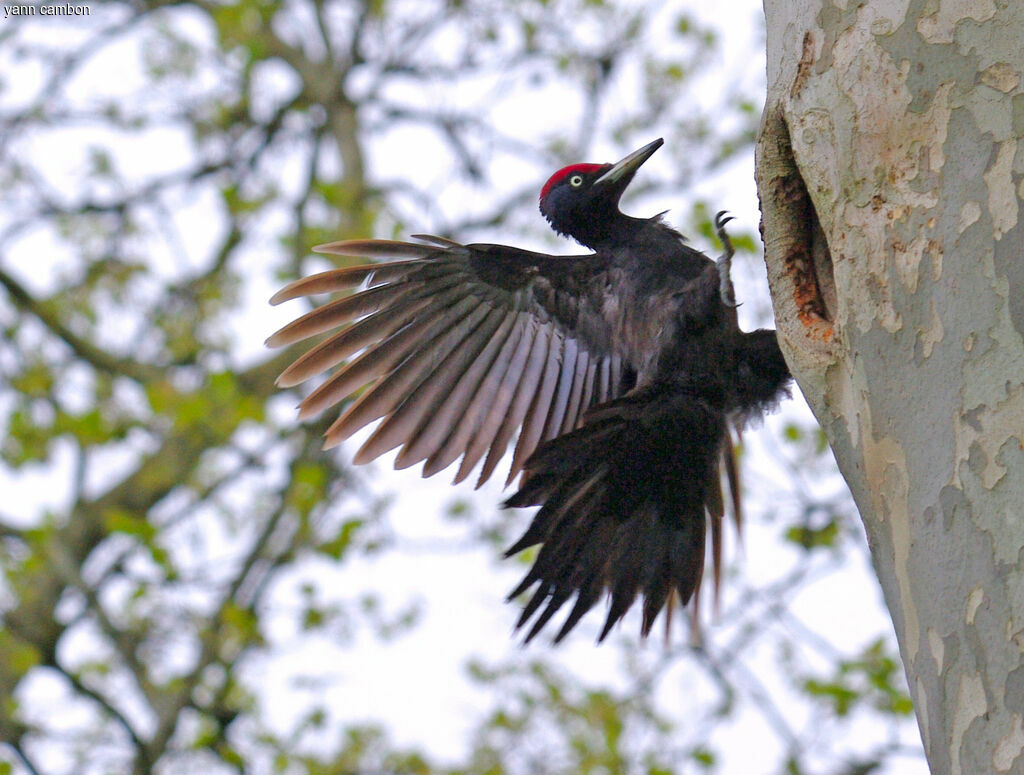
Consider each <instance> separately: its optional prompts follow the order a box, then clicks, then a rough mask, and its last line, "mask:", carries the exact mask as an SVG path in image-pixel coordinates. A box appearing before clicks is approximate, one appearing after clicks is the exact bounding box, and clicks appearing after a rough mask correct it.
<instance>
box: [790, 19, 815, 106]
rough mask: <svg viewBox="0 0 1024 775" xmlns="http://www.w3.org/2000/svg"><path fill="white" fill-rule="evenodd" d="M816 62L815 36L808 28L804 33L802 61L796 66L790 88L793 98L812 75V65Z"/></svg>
mask: <svg viewBox="0 0 1024 775" xmlns="http://www.w3.org/2000/svg"><path fill="white" fill-rule="evenodd" d="M813 64H814V36H812V35H811V31H810V30H808V31H807V32H805V33H804V41H803V51H802V52H801V54H800V61H799V62H798V63H797V66H796V77H795V78H794V79H793V85H792V86H791V87H790V89H789V96H790V98H791V99H795V98H796V97H797V95H799V94H800V89H801V88H803V85H804V83H805V82H806V81H807V79H808V78H810V77H811V66H812V65H813Z"/></svg>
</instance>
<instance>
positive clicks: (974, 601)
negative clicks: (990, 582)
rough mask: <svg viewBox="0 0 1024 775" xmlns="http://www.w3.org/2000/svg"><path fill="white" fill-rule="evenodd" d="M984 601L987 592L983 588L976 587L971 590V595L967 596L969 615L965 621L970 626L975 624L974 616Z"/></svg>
mask: <svg viewBox="0 0 1024 775" xmlns="http://www.w3.org/2000/svg"><path fill="white" fill-rule="evenodd" d="M984 601H985V590H983V589H982V588H981V587H975V588H974V589H972V590H971V594H970V595H968V596H967V615H966V617H965V621H966V622H967V623H968V624H972V625H973V624H974V615H975V614H976V613H978V609H979V608H980V607H981V604H982V603H983V602H984Z"/></svg>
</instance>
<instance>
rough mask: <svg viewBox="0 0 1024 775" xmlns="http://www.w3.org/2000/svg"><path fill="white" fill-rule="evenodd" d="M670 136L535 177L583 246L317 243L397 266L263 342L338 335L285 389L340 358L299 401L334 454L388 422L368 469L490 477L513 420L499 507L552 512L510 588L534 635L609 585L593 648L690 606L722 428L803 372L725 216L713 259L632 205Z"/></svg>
mask: <svg viewBox="0 0 1024 775" xmlns="http://www.w3.org/2000/svg"><path fill="white" fill-rule="evenodd" d="M661 144H662V140H660V139H659V140H655V141H654V142H652V143H649V144H648V145H645V146H644V147H643V148H640V149H639V150H637V151H634V152H633V153H631V154H629V155H628V156H626V157H625V158H624V159H622V160H621V161H619V162H618V163H616V164H575V165H572V166H569V167H565V168H564V169H561V170H559V171H558V172H556V173H555V174H554V175H552V176H551V178H550V179H549V180H548V181H547V183H545V184H544V187H543V188H542V190H541V194H540V210H541V213H542V214H543V215H544V217H545V218H546V219H547V220H548V222H549V223H550V224H551V226H552V228H553V229H554V230H555V231H556V232H558V233H559V234H562V235H566V236H569V237H572V238H573V239H575V240H576V241H577V242H579V243H580V244H582V245H584V246H585V247H587V248H589V249H590V250H591V251H592V252H590V253H587V254H584V255H575V256H553V255H546V254H543V253H534V252H530V251H526V250H521V249H519V248H513V247H507V246H504V245H490V244H472V245H462V244H459V243H456V242H452V241H450V240H448V239H444V238H440V237H432V236H417V237H415V238H416V239H419V240H420V242H418V243H410V242H395V241H387V240H351V241H344V242H334V243H331V244H328V245H321V246H319V247H318V248H316V250H317V251H319V252H322V253H333V254H338V255H344V256H357V257H366V258H370V259H391V260H389V261H387V262H386V263H377V264H370V265H366V266H354V267H347V268H344V269H335V270H331V271H327V272H323V273H321V274H317V275H313V276H311V277H307V278H304V279H301V280H298V281H296V282H294V283H292V284H290V285H288V286H287V287H286V288H284V289H282V290H281V291H280V292H278V293H277V294H276V295H275V296H274V297H273V298H272V299H271V303H272V304H278V303H280V302H283V301H286V300H288V299H294V298H296V297H300V296H307V295H313V294H319V293H327V292H336V291H344V292H348V294H347V295H343V296H341V297H340V298H338V299H336V300H334V301H331V302H329V303H327V304H324V305H323V306H320V307H318V308H316V309H314V310H313V311H311V312H309V313H307V314H305V315H303V316H302V317H300V318H299V319H298V320H296V321H294V322H293V323H291V324H289V325H287V326H285V327H284V328H282V329H281V330H280V331H278V332H277V333H275V334H274V335H273V336H271V337H270V338H269V339H268V340H267V344H268V345H269V346H272V347H278V346H283V345H289V344H292V343H294V342H297V341H300V340H304V339H306V338H308V337H311V336H314V335H316V334H320V333H323V332H325V331H332V332H333V333H331V334H330V335H329V336H327V337H326V338H325V339H324V340H323V341H321V342H320V343H319V344H317V345H316V346H315V347H313V348H312V349H311V350H309V351H308V352H306V353H305V354H304V355H303V356H301V357H300V358H299V359H298V360H296V361H295V362H294V363H293V364H292V365H291V366H289V367H288V369H286V370H285V372H284V373H283V374H281V376H280V378H279V379H278V384H279V385H281V386H282V387H289V386H293V385H297V384H299V383H301V382H304V381H305V380H307V379H309V378H311V377H313V376H315V375H318V374H320V373H322V372H324V371H327V370H328V369H331V368H333V367H336V366H340V368H338V369H337V370H336V371H335V372H334V373H333V374H332V375H331V376H330V377H329V378H328V379H327V380H326V381H325V382H323V383H322V384H321V385H319V386H318V387H317V388H316V389H315V390H313V391H312V392H311V393H310V394H309V395H308V396H307V397H306V398H305V399H304V400H303V401H302V403H301V405H300V413H299V416H300V417H308V416H310V415H313V414H315V413H317V412H320V411H322V410H324V409H327V408H329V407H332V406H334V405H336V404H340V403H345V407H344V411H343V412H342V414H341V416H340V417H339V418H338V419H337V420H336V421H335V422H334V424H333V425H331V427H330V428H329V429H328V431H327V435H326V442H325V447H331V446H334V445H336V444H338V443H340V442H341V441H343V440H344V439H346V438H348V437H349V436H351V435H352V434H353V433H354V432H356V431H357V430H359V429H360V428H362V427H364V426H365V425H367V424H369V423H371V422H373V421H375V420H378V419H381V418H383V420H382V421H381V422H380V424H379V425H378V426H377V428H376V430H375V431H374V432H373V434H372V435H371V436H370V437H369V439H368V440H367V441H366V442H365V443H364V444H363V446H362V447H361V448H360V449H359V451H358V452H357V453H356V456H355V462H356V463H365V462H368V461H370V460H373V459H374V458H376V457H378V456H379V455H381V454H383V453H385V452H388V451H389V450H392V449H394V448H396V447H400V448H401V449H400V451H399V453H398V457H397V460H396V464H395V465H396V467H398V468H405V467H408V466H411V465H414V464H416V463H419V462H420V461H423V462H424V465H423V475H424V476H431V475H433V474H435V473H437V472H438V471H440V470H442V469H443V468H446V467H447V466H449V465H450V464H451V463H453V462H455V461H456V460H457V459H458V458H460V457H461V462H460V464H459V468H458V471H457V473H456V475H455V482H460V481H462V480H463V479H465V478H466V477H467V476H468V475H469V474H470V473H471V471H472V470H473V469H474V468H475V467H476V466H477V464H478V463H479V462H480V460H481V459H483V461H484V462H483V466H482V469H481V472H480V474H479V479H478V482H477V486H479V485H480V484H481V483H483V482H484V481H486V480H487V479H488V478H489V477H490V476H491V474H492V473H493V471H494V469H495V467H496V465H497V463H498V461H499V460H500V458H501V457H502V456H503V455H504V453H505V451H506V448H507V446H508V444H509V442H510V441H511V440H512V438H513V437H514V436H515V435H516V434H517V432H518V439H517V441H516V445H515V451H514V453H513V456H512V465H511V470H510V472H509V475H508V479H507V482H506V483H510V482H511V481H512V480H513V479H515V477H516V476H517V475H519V474H522V477H521V479H520V482H519V485H520V487H519V490H518V491H517V492H516V493H515V494H514V495H512V496H511V497H509V498H508V499H507V500H506V501H505V504H504V505H505V506H507V507H526V506H539V507H540V508H539V509H538V510H537V512H536V514H535V515H534V517H533V521H532V523H531V524H530V526H529V528H528V529H527V531H526V532H525V534H524V535H523V536H522V537H521V538H520V539H519V540H518V541H517V542H516V543H515V544H514V545H513V546H512V547H511V548H509V550H508V552H507V555H511V554H514V553H516V552H519V551H522V550H523V549H526V548H527V547H530V546H533V545H536V544H540V550H539V552H538V554H537V557H536V560H535V561H534V563H533V566H532V567H531V568H530V570H529V572H528V573H527V574H526V576H525V578H523V580H522V582H521V583H520V584H519V585H518V586H517V587H516V589H515V590H513V592H512V593H511V595H510V596H509V597H510V599H511V598H512V597H517V596H518V595H520V594H522V593H524V592H530V593H531V594H530V597H529V600H528V602H527V604H526V607H525V608H524V609H523V612H522V615H521V616H520V618H519V621H518V623H517V625H516V626H517V628H521V627H525V626H527V625H529V629H528V630H527V631H526V638H525V639H526V640H527V641H529V640H531V639H532V638H533V637H534V636H535V635H537V633H538V632H540V630H541V629H542V628H543V627H544V625H545V624H546V623H547V622H548V620H549V619H550V618H551V617H552V616H553V615H554V614H555V613H556V612H557V611H558V610H559V609H560V608H562V607H563V606H564V604H565V603H567V602H568V601H570V599H572V598H573V597H574V596H575V600H574V602H573V604H572V607H571V608H570V611H569V614H568V616H567V617H566V618H565V620H564V621H563V623H562V625H561V627H560V629H559V630H558V632H557V634H556V636H555V641H556V642H557V641H560V640H561V639H562V638H564V637H565V636H566V635H567V634H568V633H569V631H570V630H572V628H573V627H574V626H575V625H576V623H577V622H578V621H579V620H580V618H581V617H582V616H583V615H584V614H585V613H586V612H587V611H588V610H590V608H592V607H593V606H594V605H595V604H596V603H597V602H598V601H599V600H600V599H601V598H602V597H604V596H605V595H607V596H608V597H609V599H610V605H609V608H608V613H607V616H606V618H605V623H604V626H603V628H602V630H601V634H600V637H599V640H603V639H604V637H605V636H606V635H607V634H608V632H609V631H610V630H611V628H612V626H613V625H614V624H615V623H616V622H617V621H619V620H620V619H621V618H622V617H623V616H624V615H625V613H626V611H627V610H628V609H629V608H630V606H631V605H632V604H633V602H634V600H635V599H636V597H637V595H641V596H642V598H643V622H642V626H641V632H642V634H643V635H645V636H646V635H647V634H648V633H649V632H650V629H651V626H652V625H653V623H654V620H655V618H656V617H657V615H658V613H659V612H660V611H661V610H662V609H663V608H665V607H666V605H667V604H668V603H669V602H670V599H671V597H672V595H673V594H677V595H678V596H679V599H680V600H681V601H682V603H683V604H685V603H686V602H687V601H689V600H690V598H691V597H692V595H693V593H694V591H695V590H696V589H697V587H698V586H699V583H700V579H701V576H702V571H703V567H704V549H705V543H706V531H707V525H708V523H709V522H710V524H711V533H712V545H713V554H714V555H715V556H716V560H717V554H718V551H719V546H720V543H719V542H720V532H719V531H720V523H721V519H722V515H723V511H724V508H723V496H722V487H721V483H720V482H721V478H720V474H719V466H720V464H721V463H722V462H723V461H724V463H725V467H726V470H727V471H728V472H729V473H730V476H729V480H730V482H731V484H732V489H733V499H734V502H736V500H737V498H738V496H737V494H736V477H735V469H734V468H732V467H731V466H733V465H734V462H733V458H732V454H731V452H732V450H731V435H730V427H735V428H737V429H738V428H741V427H742V426H743V424H744V423H745V422H746V421H748V420H749V419H751V418H753V417H755V416H759V415H761V414H762V413H763V412H764V411H766V410H767V409H769V408H771V407H772V406H773V405H774V404H775V403H776V402H777V401H778V400H779V399H780V398H781V397H782V396H783V395H784V394H785V391H786V386H787V383H788V381H789V378H790V375H789V371H788V369H787V367H786V364H785V361H784V360H783V357H782V353H781V351H780V350H779V345H778V342H777V340H776V337H775V332H774V331H770V330H764V329H762V330H757V331H753V332H749V333H745V332H742V331H740V329H739V327H738V325H737V322H736V311H735V306H736V303H735V301H734V298H733V290H732V283H731V280H730V278H729V269H730V260H731V257H732V248H731V244H730V243H729V239H728V236H727V235H726V233H725V230H724V225H725V223H726V222H727V221H728V220H729V218H728V217H725V216H724V214H723V213H719V214H718V216H716V219H715V224H716V227H717V229H718V234H719V236H720V237H721V239H722V241H723V243H724V244H725V246H726V251H725V253H724V254H723V255H722V256H721V257H720V258H719V259H718V260H717V261H714V260H712V259H710V258H708V257H707V256H705V255H704V254H703V253H701V252H699V251H697V250H694V249H693V248H691V247H689V246H688V245H687V244H686V243H685V242H684V240H683V237H682V235H680V234H679V233H678V232H677V231H675V230H674V229H672V228H671V227H669V226H668V225H666V224H665V223H664V222H663V221H662V219H661V216H655V217H653V218H634V217H631V216H628V215H625V214H623V213H622V212H621V211H620V210H619V199H620V197H621V196H622V193H623V192H624V191H625V189H626V187H627V186H628V185H629V183H630V181H631V180H632V179H633V176H634V175H635V174H636V171H637V170H638V169H639V168H640V166H641V165H642V164H643V163H644V162H645V161H646V160H647V159H648V158H649V157H650V156H651V155H652V154H653V153H654V152H655V151H656V150H657V149H658V148H659V147H660V146H661ZM357 289H361V290H357ZM353 356H354V357H353ZM367 385H369V387H367V389H366V390H364V391H363V392H361V393H360V394H359V397H358V398H356V399H355V400H354V401H351V402H349V401H348V399H349V397H350V396H351V395H352V394H353V393H356V392H358V391H360V390H361V389H362V388H364V387H365V386H367ZM531 620H532V621H531Z"/></svg>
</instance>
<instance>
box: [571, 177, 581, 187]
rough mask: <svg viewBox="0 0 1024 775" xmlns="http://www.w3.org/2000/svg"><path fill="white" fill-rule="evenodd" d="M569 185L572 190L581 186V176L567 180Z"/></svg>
mask: <svg viewBox="0 0 1024 775" xmlns="http://www.w3.org/2000/svg"><path fill="white" fill-rule="evenodd" d="M569 185H570V186H572V187H573V188H579V187H580V186H582V185H583V176H582V175H573V176H572V177H571V178H569Z"/></svg>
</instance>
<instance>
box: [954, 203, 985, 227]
mask: <svg viewBox="0 0 1024 775" xmlns="http://www.w3.org/2000/svg"><path fill="white" fill-rule="evenodd" d="M979 218H981V205H979V204H978V203H977V202H973V201H971V202H964V204H963V207H961V208H960V215H959V216H957V219H956V233H957V234H963V233H964V232H965V231H967V229H968V227H970V226H971V225H972V224H974V223H977V222H978V219H979Z"/></svg>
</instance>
